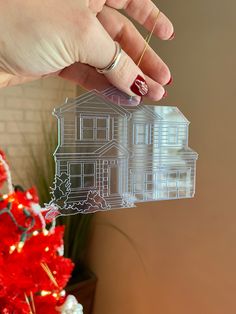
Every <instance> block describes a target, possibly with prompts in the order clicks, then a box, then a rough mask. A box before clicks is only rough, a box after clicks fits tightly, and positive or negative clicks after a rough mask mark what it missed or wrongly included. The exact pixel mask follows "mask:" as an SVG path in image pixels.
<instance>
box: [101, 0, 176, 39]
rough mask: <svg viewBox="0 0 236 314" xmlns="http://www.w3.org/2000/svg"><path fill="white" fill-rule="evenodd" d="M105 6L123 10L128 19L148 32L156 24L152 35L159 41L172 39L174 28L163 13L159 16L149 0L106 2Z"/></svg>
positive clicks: (108, 0) (111, 0)
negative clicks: (134, 21)
mask: <svg viewBox="0 0 236 314" xmlns="http://www.w3.org/2000/svg"><path fill="white" fill-rule="evenodd" d="M106 5H108V6H110V7H112V8H114V9H124V10H125V12H126V13H127V14H128V15H129V16H130V17H132V18H133V19H135V20H136V21H137V22H138V23H139V24H141V25H143V26H144V27H145V28H146V29H147V30H149V31H151V30H152V28H153V25H155V23H156V27H155V30H154V34H155V35H156V36H158V37H160V38H161V39H164V40H167V39H172V38H173V34H174V27H173V25H172V23H171V21H170V20H169V19H168V18H167V17H166V16H165V14H164V13H162V12H160V14H159V9H158V8H157V6H156V5H155V4H154V3H153V2H152V1H151V0H107V1H106ZM157 16H158V19H157ZM156 19H157V22H156Z"/></svg>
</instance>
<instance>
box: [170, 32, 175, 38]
mask: <svg viewBox="0 0 236 314" xmlns="http://www.w3.org/2000/svg"><path fill="white" fill-rule="evenodd" d="M174 38H175V32H174V33H173V34H172V35H171V36H170V38H169V40H172V39H174Z"/></svg>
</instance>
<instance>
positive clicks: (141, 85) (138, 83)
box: [130, 75, 148, 96]
mask: <svg viewBox="0 0 236 314" xmlns="http://www.w3.org/2000/svg"><path fill="white" fill-rule="evenodd" d="M130 89H131V91H132V92H133V93H134V94H136V95H138V96H145V95H147V93H148V86H147V83H146V81H145V79H144V78H143V77H142V76H140V75H138V76H137V77H136V79H135V80H134V82H133V84H132V85H131V86H130Z"/></svg>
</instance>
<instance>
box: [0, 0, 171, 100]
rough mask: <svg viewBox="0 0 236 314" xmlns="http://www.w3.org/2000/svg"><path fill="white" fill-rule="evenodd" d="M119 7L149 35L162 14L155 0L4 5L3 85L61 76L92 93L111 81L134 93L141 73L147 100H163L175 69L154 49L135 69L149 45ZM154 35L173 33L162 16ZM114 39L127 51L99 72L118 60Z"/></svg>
mask: <svg viewBox="0 0 236 314" xmlns="http://www.w3.org/2000/svg"><path fill="white" fill-rule="evenodd" d="M118 9H124V10H125V12H126V13H127V14H128V15H129V16H131V17H132V18H134V19H135V20H136V21H138V22H139V23H140V24H142V25H143V26H144V27H145V28H146V29H147V30H149V31H150V30H151V29H152V27H153V25H154V23H155V21H156V16H157V13H158V9H157V8H156V6H155V5H154V4H153V3H152V2H151V1H150V0H90V1H88V0H67V1H64V0H34V1H31V0H11V1H1V2H0V17H1V18H0V29H1V30H2V31H1V34H0V86H2V87H4V86H9V85H13V84H18V83H21V82H25V81H29V80H34V79H38V78H40V77H43V76H47V75H59V76H61V77H63V78H65V79H68V80H71V81H74V82H75V83H77V84H80V85H82V86H83V87H85V88H87V89H92V88H96V89H98V90H101V89H103V88H106V87H107V86H109V84H110V83H111V84H113V85H115V86H116V87H118V88H119V89H120V90H122V91H124V92H126V93H127V94H129V95H135V94H138V93H137V91H136V90H135V89H134V88H133V87H134V84H135V80H136V78H137V76H138V75H139V77H140V78H141V80H144V81H145V82H146V83H147V86H148V91H147V93H146V96H147V97H148V98H150V99H153V100H160V99H161V98H162V97H163V95H164V93H165V90H164V88H163V86H164V85H166V84H167V83H168V82H169V81H170V79H171V76H170V71H169V69H168V67H167V66H166V65H165V63H164V62H163V61H162V60H161V59H160V57H158V55H157V54H156V53H155V52H154V51H153V50H152V49H151V48H148V50H147V52H146V53H145V55H144V58H143V60H142V62H141V64H140V67H138V66H137V65H136V63H137V61H138V59H139V57H140V55H141V53H142V50H143V48H144V46H145V42H144V39H143V38H142V36H141V35H140V33H139V32H138V31H137V29H136V28H135V27H134V25H133V24H132V23H131V22H130V21H129V20H128V19H127V18H126V17H125V16H124V15H122V14H121V13H120V12H119V11H118ZM154 34H155V35H156V36H158V37H160V38H161V39H164V40H165V39H166V40H167V39H171V37H172V35H173V26H172V24H171V22H170V21H169V20H168V18H167V17H166V16H165V15H164V14H163V13H160V15H159V17H158V21H157V25H156V28H155V32H154ZM114 40H115V41H118V42H119V43H120V45H121V47H122V49H123V52H122V55H121V59H120V61H119V63H118V65H117V66H116V67H115V68H114V69H113V70H112V71H110V72H108V73H106V74H104V75H103V74H99V73H97V71H96V70H95V67H97V68H104V67H106V66H107V65H108V64H109V63H110V62H111V60H112V59H113V57H114V54H115V49H116V48H115V43H114ZM145 82H144V83H145ZM145 92H146V89H145ZM144 94H145V93H144ZM144 94H143V95H144Z"/></svg>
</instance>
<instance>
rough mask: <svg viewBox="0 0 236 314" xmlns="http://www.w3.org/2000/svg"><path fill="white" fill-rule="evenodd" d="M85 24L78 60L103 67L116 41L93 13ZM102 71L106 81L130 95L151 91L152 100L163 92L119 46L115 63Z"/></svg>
mask: <svg viewBox="0 0 236 314" xmlns="http://www.w3.org/2000/svg"><path fill="white" fill-rule="evenodd" d="M88 28H89V30H88V31H87V32H86V33H87V34H86V41H85V42H83V47H81V48H82V49H81V50H83V52H84V54H83V55H81V54H80V58H79V59H80V62H82V63H87V64H89V65H90V66H93V67H96V68H99V69H102V68H105V67H107V66H108V65H109V64H110V63H111V61H112V60H113V59H114V56H115V55H116V49H117V48H116V43H115V42H114V41H113V39H112V38H111V37H110V35H109V34H108V33H107V32H106V30H105V29H104V28H103V26H102V24H101V23H100V22H99V21H98V19H97V18H96V17H94V19H93V21H92V23H90V26H89V27H88ZM104 75H105V76H106V78H107V79H108V81H109V82H110V83H112V84H113V85H114V86H116V87H117V88H118V89H120V90H122V91H123V92H125V93H126V94H128V95H131V96H137V95H138V96H141V97H142V96H148V97H150V96H152V95H153V94H155V100H159V99H161V98H162V97H163V95H164V94H165V90H164V88H163V87H162V86H161V85H160V84H158V83H157V82H154V81H153V80H152V79H151V78H149V77H147V76H145V74H144V73H143V72H142V71H141V69H140V68H139V67H138V66H137V65H136V64H135V63H134V61H133V60H132V59H131V58H130V56H129V55H127V53H126V52H125V51H123V50H122V51H121V56H120V59H119V62H118V63H117V65H116V66H115V67H114V68H113V69H112V70H110V71H109V72H107V73H104ZM153 90H155V91H153ZM151 98H152V97H151Z"/></svg>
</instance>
